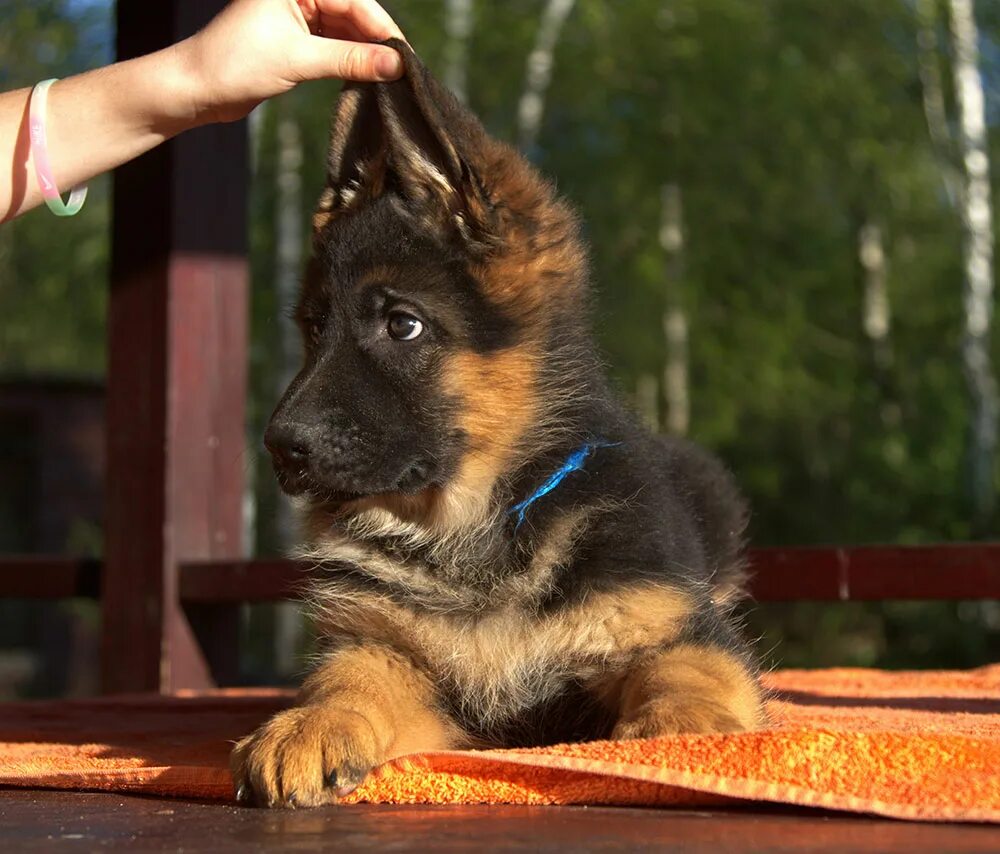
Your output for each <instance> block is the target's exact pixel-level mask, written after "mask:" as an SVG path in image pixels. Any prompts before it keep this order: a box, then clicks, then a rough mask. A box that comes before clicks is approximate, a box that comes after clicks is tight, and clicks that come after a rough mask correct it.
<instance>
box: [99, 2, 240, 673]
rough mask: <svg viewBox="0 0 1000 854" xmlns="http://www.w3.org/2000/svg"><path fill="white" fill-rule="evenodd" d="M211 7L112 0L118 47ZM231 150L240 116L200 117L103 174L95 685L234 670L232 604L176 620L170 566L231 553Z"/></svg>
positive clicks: (166, 37) (190, 24)
mask: <svg viewBox="0 0 1000 854" xmlns="http://www.w3.org/2000/svg"><path fill="white" fill-rule="evenodd" d="M223 5H224V2H223V0H160V2H157V3H145V2H139V0H119V3H118V5H117V28H118V29H117V49H118V56H119V58H121V59H125V58H128V57H132V56H136V55H140V54H144V53H148V52H150V51H153V50H157V49H159V48H161V47H163V46H165V45H167V44H169V43H171V42H173V41H177V40H178V39H180V38H183V37H185V36H187V35H190V34H191V33H192V32H194V31H195V30H196V29H197V28H198V27H200V26H202V25H203V24H204V23H205V22H207V21H208V20H209V19H210V17H211V16H212V14H214V13H215V12H216V11H218V9H219V8H221V7H222V6H223ZM246 148H247V146H246V127H245V123H243V122H239V123H235V124H229V125H214V126H211V127H206V128H201V129H198V130H196V131H190V132H188V133H186V134H183V135H182V136H181V137H178V138H177V139H176V140H173V141H171V142H169V143H167V144H166V145H163V146H161V147H160V148H158V149H156V150H154V151H152V152H150V153H149V154H147V155H145V156H143V157H141V158H139V159H138V160H136V161H134V162H132V163H130V164H127V165H126V166H123V167H121V168H120V169H118V170H117V171H116V173H115V176H114V220H113V225H112V269H111V296H110V305H109V321H108V322H109V328H108V335H109V366H108V401H107V424H108V475H107V477H108V494H107V514H106V528H105V530H106V562H105V571H104V578H103V590H102V610H103V650H102V660H103V666H104V687H105V690H106V691H109V692H117V691H163V692H166V691H172V690H175V689H177V688H182V687H204V686H208V685H210V684H212V681H213V679H212V672H213V669H214V670H215V671H216V673H218V672H219V671H220V670H223V669H229V670H231V669H232V667H233V665H234V661H235V658H234V657H235V654H236V637H235V632H236V628H237V623H236V611H235V608H234V606H232V605H229V606H218V607H216V606H202V610H201V612H200V613H198V614H197V615H195V617H196V619H194V620H190V619H188V615H186V614H185V613H184V611H183V609H182V608H181V606H180V604H179V600H178V565H179V563H180V562H181V561H190V560H210V559H224V558H229V559H231V558H236V557H239V556H240V553H241V496H242V487H243V465H244V438H243V437H244V408H245V389H246V364H247V347H246V331H247V262H246V207H247V206H246V183H247V151H246ZM193 624H194V627H193ZM198 634H200V635H202V636H203V637H204V638H206V639H208V638H211V641H212V643H211V646H209V645H208V644H201V643H199V642H198V640H197V638H196V635H198Z"/></svg>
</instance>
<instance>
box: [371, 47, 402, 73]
mask: <svg viewBox="0 0 1000 854" xmlns="http://www.w3.org/2000/svg"><path fill="white" fill-rule="evenodd" d="M375 72H376V73H377V74H378V76H379V77H380V78H382V79H383V80H395V79H396V78H397V77H399V76H401V75H402V73H403V60H402V59H401V58H400V56H399V54H398V53H396V51H394V50H380V51H379V52H378V56H376V57H375Z"/></svg>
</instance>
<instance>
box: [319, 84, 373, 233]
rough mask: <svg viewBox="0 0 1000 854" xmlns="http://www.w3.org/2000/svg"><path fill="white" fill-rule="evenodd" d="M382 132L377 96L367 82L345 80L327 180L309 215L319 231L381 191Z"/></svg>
mask: <svg viewBox="0 0 1000 854" xmlns="http://www.w3.org/2000/svg"><path fill="white" fill-rule="evenodd" d="M385 170H386V156H385V134H384V133H383V130H382V118H381V115H380V114H379V107H378V96H377V93H376V90H375V87H374V86H373V85H372V84H371V83H346V84H345V85H344V88H343V89H342V90H341V93H340V98H339V100H338V101H337V106H336V109H335V111H334V116H333V128H332V130H331V133H330V150H329V153H328V155H327V181H326V187H325V188H324V190H323V194H322V195H321V196H320V200H319V206H318V208H317V210H316V213H315V214H314V215H313V228H314V229H315V230H316V231H319V230H320V229H322V228H323V226H325V225H326V224H327V223H328V222H329V221H330V220H331V219H333V218H334V217H335V216H337V214H338V213H340V212H342V211H344V210H347V208H349V207H351V206H352V205H354V204H356V203H357V202H359V201H361V199H360V198H359V194H366V195H368V196H370V197H372V198H374V197H375V196H378V195H380V194H381V193H382V190H383V187H384V183H385Z"/></svg>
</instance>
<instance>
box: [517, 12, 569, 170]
mask: <svg viewBox="0 0 1000 854" xmlns="http://www.w3.org/2000/svg"><path fill="white" fill-rule="evenodd" d="M574 3H575V0H548V3H547V4H546V6H545V11H544V12H543V13H542V20H541V23H540V24H539V25H538V34H537V36H536V37H535V46H534V48H532V51H531V53H530V54H528V62H527V67H526V69H525V74H524V91H523V92H522V93H521V100H520V101H519V102H518V105H517V144H518V147H519V148H520V149H521V151H523V152H525V153H527V154H531V152H532V151H533V150H534V148H535V145H536V144H537V142H538V132H539V131H540V130H541V127H542V116H543V115H544V114H545V95H546V94H547V92H548V90H549V84H550V83H551V82H552V67H553V65H554V61H555V60H554V57H555V52H556V45H557V44H559V36H560V34H561V33H562V28H563V25H564V24H565V23H566V19H567V18H568V17H569V13H570V12H572V11H573V4H574Z"/></svg>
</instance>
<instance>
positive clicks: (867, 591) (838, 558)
mask: <svg viewBox="0 0 1000 854" xmlns="http://www.w3.org/2000/svg"><path fill="white" fill-rule="evenodd" d="M750 555H751V571H752V572H753V573H754V578H753V581H752V583H751V587H750V589H751V593H752V595H753V596H754V598H756V599H757V600H758V601H761V602H790V601H798V600H805V599H812V600H820V601H831V600H832V601H854V602H863V601H876V600H883V599H998V598H1000V544H998V543H983V544H979V543H948V544H943V545H933V546H854V547H851V548H788V549H783V548H771V549H753V550H751V553H750Z"/></svg>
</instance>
